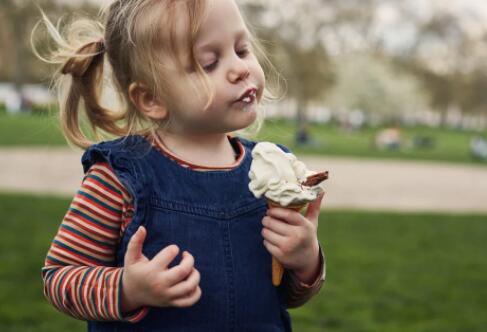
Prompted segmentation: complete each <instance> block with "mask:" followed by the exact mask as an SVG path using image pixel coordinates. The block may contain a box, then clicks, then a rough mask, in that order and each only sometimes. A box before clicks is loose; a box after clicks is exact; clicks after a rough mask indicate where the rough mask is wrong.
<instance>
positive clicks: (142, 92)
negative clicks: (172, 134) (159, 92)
mask: <svg viewBox="0 0 487 332" xmlns="http://www.w3.org/2000/svg"><path fill="white" fill-rule="evenodd" d="M128 93H129V97H130V100H131V101H132V103H133V104H134V105H135V106H136V107H137V109H138V110H139V111H141V112H142V113H144V114H145V115H146V116H147V117H149V118H151V119H153V120H163V119H164V118H166V117H167V115H168V114H167V108H166V106H165V105H164V104H163V103H162V102H160V101H159V100H157V99H156V98H154V95H153V94H152V92H151V91H150V90H149V89H148V87H147V86H146V85H145V84H143V83H139V82H133V83H131V84H130V86H129V91H128Z"/></svg>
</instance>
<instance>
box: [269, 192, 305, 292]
mask: <svg viewBox="0 0 487 332" xmlns="http://www.w3.org/2000/svg"><path fill="white" fill-rule="evenodd" d="M307 204H308V203H302V204H294V205H288V206H282V205H280V204H279V203H277V202H274V201H271V200H270V199H268V200H267V206H268V207H269V208H272V207H280V208H284V209H290V210H294V211H297V212H300V211H301V210H302V209H303V208H304V207H305V206H306V205H307ZM283 274H284V267H283V266H282V264H281V263H280V262H279V261H278V260H277V258H275V257H274V256H272V284H273V285H274V286H279V285H280V284H281V280H282V275H283Z"/></svg>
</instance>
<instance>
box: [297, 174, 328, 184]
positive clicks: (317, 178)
mask: <svg viewBox="0 0 487 332" xmlns="http://www.w3.org/2000/svg"><path fill="white" fill-rule="evenodd" d="M326 179H328V171H324V172H319V173H316V174H313V175H310V176H308V177H307V178H306V180H305V181H303V182H301V184H302V185H303V186H306V187H313V186H316V185H317V184H319V183H321V182H323V181H325V180H326Z"/></svg>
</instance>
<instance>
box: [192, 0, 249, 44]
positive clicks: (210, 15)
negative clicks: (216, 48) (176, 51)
mask: <svg viewBox="0 0 487 332" xmlns="http://www.w3.org/2000/svg"><path fill="white" fill-rule="evenodd" d="M206 15H207V16H206V18H205V19H204V20H203V22H202V24H201V26H200V29H199V32H198V35H197V37H196V41H195V44H194V49H195V50H197V51H198V50H200V51H201V50H204V47H205V46H207V45H208V43H211V42H215V41H224V40H232V41H233V39H234V38H235V37H243V36H245V35H246V34H248V31H247V27H246V26H245V23H244V21H243V18H242V16H241V14H240V10H239V8H238V6H237V4H236V3H235V1H234V0H211V1H209V2H208V7H207V14H206Z"/></svg>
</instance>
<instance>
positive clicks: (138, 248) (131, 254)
mask: <svg viewBox="0 0 487 332" xmlns="http://www.w3.org/2000/svg"><path fill="white" fill-rule="evenodd" d="M146 235H147V230H146V229H145V227H144V226H140V227H139V228H138V229H137V231H136V232H135V233H134V235H132V237H131V238H130V241H129V244H128V246H127V252H126V253H125V265H131V264H135V263H137V262H138V261H139V260H140V259H141V258H145V259H146V260H147V258H146V257H145V256H144V255H143V254H142V246H143V244H144V240H145V237H146Z"/></svg>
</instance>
